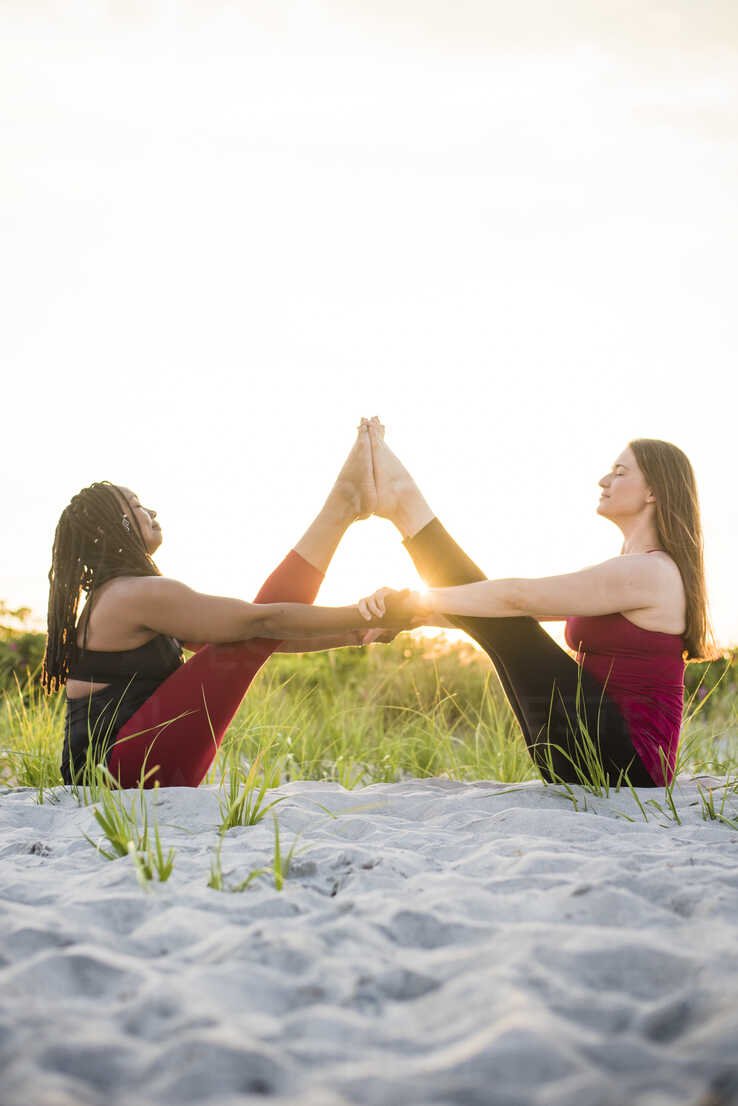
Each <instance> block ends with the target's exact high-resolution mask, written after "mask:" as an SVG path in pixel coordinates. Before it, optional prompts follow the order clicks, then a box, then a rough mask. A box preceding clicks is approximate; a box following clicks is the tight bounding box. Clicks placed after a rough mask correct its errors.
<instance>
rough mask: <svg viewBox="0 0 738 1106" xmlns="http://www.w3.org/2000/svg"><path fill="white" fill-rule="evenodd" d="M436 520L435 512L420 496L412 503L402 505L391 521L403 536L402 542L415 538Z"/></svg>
mask: <svg viewBox="0 0 738 1106" xmlns="http://www.w3.org/2000/svg"><path fill="white" fill-rule="evenodd" d="M434 518H435V515H434V514H433V511H432V510H431V509H430V507H429V506H428V504H427V503H426V501H425V500H424V499H423V498H422V496H420V497H419V499H417V500H414V501H412V502H410V503H401V504H400V505H399V506H398V508H397V510H396V511H395V512H394V514H393V516H392V520H391V521H392V522H393V523H394V525H395V526H396V527H397V529H398V530H399V531H400V533H401V534H402V540H403V541H407V540H408V539H409V538H414V537H415V535H416V534H417V533H419V531H420V530H422V529H423V528H424V527H426V526H427V525H428V523H429V522H431V521H432V520H433V519H434Z"/></svg>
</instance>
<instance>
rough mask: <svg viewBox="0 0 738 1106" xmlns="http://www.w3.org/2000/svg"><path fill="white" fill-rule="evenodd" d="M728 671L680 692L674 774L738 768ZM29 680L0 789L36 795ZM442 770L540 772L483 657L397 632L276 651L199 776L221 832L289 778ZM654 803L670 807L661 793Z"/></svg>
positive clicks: (390, 776)
mask: <svg viewBox="0 0 738 1106" xmlns="http://www.w3.org/2000/svg"><path fill="white" fill-rule="evenodd" d="M734 665H735V662H733V663H732V665H731V666H727V667H724V668H723V669H722V670H721V674H720V679H718V680H717V681H712V682H711V684H710V689H709V691H708V692H707V693H705V694H702V695H701V694H700V691H701V687H700V686H699V685H698V687H696V688H695V689H694V690H693V691H692V692H691V693H690V695H689V696H688V697H687V699H686V703H685V722H684V725H683V729H682V739H681V744H680V748H679V757H678V772H677V775H678V774H680V773H684V772H686V773H690V774H705V775H713V776H726V777H727V776H731V775H736V774H738V736H737V735H738V718H737V717H736V714H737V710H738V708H736V705H735V702H734V686H735V681H734V671H733V669H734ZM33 675H34V674H33V673H28V678H27V679H26V681H24V682H21V681H19V680H16V681H15V686H12V687H10V688H9V689H8V690H6V691H5V692H4V693H3V695H2V697H1V698H0V787H4V788H8V787H33V788H36V789H37V790H38V797H39V802H43V801H45V800H49V799H53V796H54V789H55V788H58V787H59V786H60V785H61V783H62V780H61V776H60V774H59V760H60V751H61V745H62V735H63V725H64V695H63V692H61V693H57V694H54V695H46V694H45V693H44V692H43V691H42V690H41V689H40V687H39V686H38V683H37V682H36V681H35V680H34V679H33V678H32V677H33ZM588 721H589V722H590V723H591V720H584V719H581V718H577V719H573V720H572V724H573V725H576V726H579V728H580V732H581V733H583V734H584V742H583V745H582V750H583V760H582V764H581V769H582V779H581V781H580V783H581V784H582V785H583V786H585V787H586V788H587V789H588V790H590V791H591V792H592V793H593V794H598V795H599V794H607V793H608V784H607V780H606V777H605V776H603V774H602V773H601V772H598V751H597V746H596V739H595V738H594V737H593V738H590V739H589V740H587V738H588V735H589V734H590V733H592V734H595V735H596V728H595V727H594V726H592V725H589V726H588V725H587V723H588ZM439 776H441V777H443V776H445V777H447V778H449V779H455V780H479V779H495V780H501V781H504V782H508V783H513V784H514V783H522V782H525V781H527V780H535V779H540V774H539V772H538V770H537V768H536V767H535V765H534V764H533V762H532V761H531V758H530V756H529V755H528V751H527V749H526V746H525V743H524V741H523V739H522V736H521V734H520V732H519V729H518V726H517V723H516V720H515V717H514V715H513V713H512V711H511V709H510V707H509V705H508V703H507V701H506V699H505V697H504V694H503V692H502V689H501V687H500V684H499V682H498V680H497V677H496V675H495V673H494V670H493V668H492V666H491V663H490V661H489V660H488V658H487V657H486V656H484V655H483V654H481V653H480V652H479V651H478V650H476V649H474V648H473V647H472V646H471V645H470V644H469V643H467V642H465V641H457V642H452V643H450V642H447V641H445V639H444V638H442V637H440V638H424V637H423V636H422V635H420V634H401V635H399V636H398V638H396V639H395V641H394V642H392V643H391V644H390V645H385V646H374V647H371V648H351V649H348V648H347V649H340V650H333V651H331V652H326V653H315V654H302V655H299V654H298V655H292V654H275V655H274V656H273V657H272V658H271V659H270V660H269V662H268V664H266V665H265V666H264V668H263V669H262V670H261V672H260V673H259V674H258V676H257V677H256V679H255V680H254V683H253V684H252V687H251V688H250V690H249V692H248V694H247V695H246V696H245V698H244V700H243V703H242V704H241V707H240V708H239V710H238V712H237V714H236V716H235V718H234V720H233V722H232V724H231V726H230V728H229V731H228V733H227V734H226V736H225V738H224V740H223V742H222V745H221V747H220V749H219V750H218V754H217V756H216V757H215V759H214V761H213V764H212V766H211V768H210V770H209V772H208V774H207V776H206V780H205V782H207V783H210V784H216V785H219V786H220V789H221V792H222V793H223V796H224V798H223V801H222V803H221V813H222V819H223V824H224V826H225V827H226V828H227V826H228V825H249V824H253V822H254V821H256V820H258V819H259V818H261V817H263V815H264V814H265V813H266V812H267V811H268V810H269V809H270V807H271V806H272V805H273V804H271V803H269V804H266V805H265V795H266V792H267V791H268V790H269V789H271V788H273V787H276V786H278V785H279V784H280V783H286V782H289V781H292V780H303V779H310V780H331V781H335V782H338V783H340V784H341V785H342V786H343V787H346V788H347V789H354V788H359V787H363V786H366V785H368V784H371V783H387V782H396V781H401V780H403V779H409V778H413V779H418V778H421V779H422V778H428V777H439ZM622 786H627V780H623V781H622ZM101 789H102V790H106V788H105V787H104V781H101V779H100V777H99V775H97V774H96V772H95V765H94V758H93V757H92V755H91V756H90V757H89V758H88V769H87V771H86V772H85V774H84V779H83V780H81V781H80V782H79V783H77V784H75V785H74V787H73V791H74V793H75V795H76V797H77V799H78V801H79V802H80V803H83V804H85V805H87V804H88V803H94V802H98V801H99V800H100V796H101ZM617 789H618V790H619V787H618V788H617ZM663 798H664V801H665V809H668V810H670V811H671V810H673V802H672V803H670V802H669V799H670V795H669V789H665V794H664V796H663ZM662 805H663V804H662Z"/></svg>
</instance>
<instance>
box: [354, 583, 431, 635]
mask: <svg viewBox="0 0 738 1106" xmlns="http://www.w3.org/2000/svg"><path fill="white" fill-rule="evenodd" d="M358 606H359V614H360V615H361V617H362V618H365V619H366V620H367V622H373V623H374V624H375V625H376V624H377V623H381V625H382V626H387V627H392V628H393V629H396V630H411V629H413V628H414V627H416V626H422V625H423V623H424V619H425V617H426V616H427V615H428V613H429V606H428V603H427V601H424V598H423V596H422V594H421V593H420V592H417V591H411V590H410V589H409V588H403V589H402V591H396V590H395V589H393V588H379V589H378V590H377V591H375V592H374V594H373V595H368V596H366V598H364V599H360V600H359V604H358Z"/></svg>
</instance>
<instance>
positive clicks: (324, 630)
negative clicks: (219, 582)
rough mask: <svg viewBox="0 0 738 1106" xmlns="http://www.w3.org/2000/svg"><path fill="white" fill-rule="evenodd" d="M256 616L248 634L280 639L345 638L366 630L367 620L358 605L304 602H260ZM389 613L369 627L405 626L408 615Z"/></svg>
mask: <svg viewBox="0 0 738 1106" xmlns="http://www.w3.org/2000/svg"><path fill="white" fill-rule="evenodd" d="M259 608H260V609H259V612H258V616H257V618H256V619H255V621H254V622H253V623H252V625H251V626H250V627H249V630H250V632H249V635H248V636H249V637H265V638H277V639H281V640H286V641H290V640H294V639H296V640H299V639H301V638H326V637H341V638H346V637H347V636H348V634H349V632H350V631H353V630H367V629H369V626H368V625H367V620H366V619H365V618H364V617H363V616H362V615H361V614H360V612H359V608H358V606H352V607H315V606H309V605H308V604H305V603H264V604H259ZM390 617H391V616H390V615H387V616H385V618H383V619H375V620H374V621H372V623H371V625H372V627H376V626H383V627H387V628H392V629H398V630H400V629H405V627H406V626H407V625H408V622H409V618H408V617H407V616H405V615H404V616H403V617H402V618H399V617H397V616H395V620H394V622H392V621H390Z"/></svg>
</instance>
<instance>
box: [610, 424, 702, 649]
mask: <svg viewBox="0 0 738 1106" xmlns="http://www.w3.org/2000/svg"><path fill="white" fill-rule="evenodd" d="M628 444H629V446H630V448H631V449H632V451H633V456H634V457H635V459H636V462H637V463H638V468H639V469H640V470H641V472H642V473H643V476H644V477H645V480H646V483H647V484H648V486H649V488H650V489H651V491H652V492H653V494H654V497H655V499H656V533H657V534H658V539H659V543H660V544H661V545H662V546H663V548H664V550H665V551H666V552H667V553H668V554H669V556H670V557H671V558H672V559H673V560H674V561H675V562H676V565H677V567H678V569H679V571H680V573H681V575H682V581H683V583H684V591H685V594H686V599H687V628H686V630H685V632H684V646H685V649H684V655H685V660H688V661H689V660H715V659H717V657H719V656H720V655H721V654H720V653H719V651H718V649H717V647H716V644H715V638H714V634H713V630H712V627H711V624H710V615H709V605H708V602H707V588H706V584H705V567H704V559H703V538H702V524H701V521H700V506H699V500H698V498H697V482H696V480H695V477H694V471H693V469H692V466H691V464H690V463H689V459H688V457H687V455H686V454H685V453H682V451H681V449H679V448H678V446H675V445H672V443H671V442H663V441H661V440H660V439H659V438H636V439H635V440H634V441H632V442H629V443H628Z"/></svg>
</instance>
